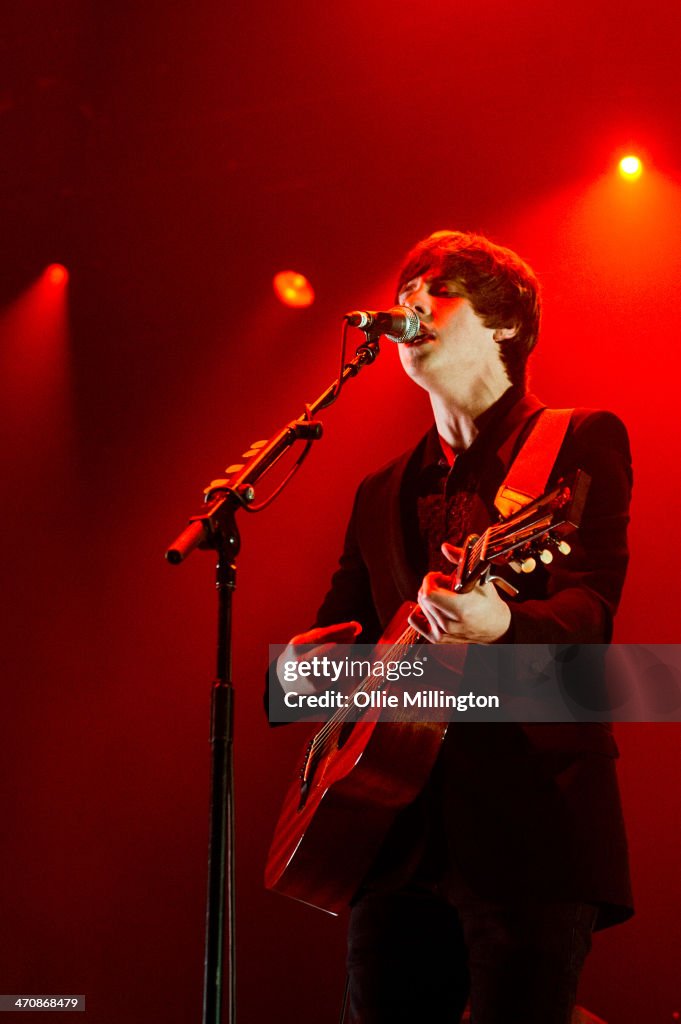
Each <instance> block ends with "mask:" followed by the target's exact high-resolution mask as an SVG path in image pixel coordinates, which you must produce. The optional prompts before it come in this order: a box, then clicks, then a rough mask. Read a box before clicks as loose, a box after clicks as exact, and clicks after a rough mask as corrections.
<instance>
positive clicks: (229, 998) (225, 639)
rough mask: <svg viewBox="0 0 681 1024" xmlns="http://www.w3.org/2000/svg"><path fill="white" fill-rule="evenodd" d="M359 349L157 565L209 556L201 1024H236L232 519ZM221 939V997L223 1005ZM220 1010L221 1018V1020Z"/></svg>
mask: <svg viewBox="0 0 681 1024" xmlns="http://www.w3.org/2000/svg"><path fill="white" fill-rule="evenodd" d="M364 333H365V341H364V344H362V345H360V346H359V348H358V349H357V351H356V353H355V356H354V358H353V359H351V360H350V361H349V362H348V363H346V364H345V365H344V367H343V370H342V372H341V374H340V376H339V378H338V379H337V380H335V381H334V383H333V384H331V385H330V386H329V387H328V388H327V389H326V390H325V391H324V392H322V394H321V395H320V396H319V397H318V398H317V399H316V400H315V401H314V402H313V403H312V404H311V405H309V406H307V407H306V411H305V413H304V414H303V415H301V416H299V417H298V419H295V420H292V421H291V422H290V423H288V424H286V426H284V427H282V428H281V430H279V431H278V432H277V433H276V434H274V435H273V436H272V437H271V438H270V439H269V441H268V442H267V444H266V445H264V446H263V447H262V448H260V449H259V450H258V452H257V453H256V454H255V455H254V456H253V457H252V458H250V459H249V460H248V461H247V462H246V463H245V464H244V465H243V466H240V467H239V468H238V469H237V470H236V471H235V472H234V473H233V474H232V475H231V476H230V477H228V478H227V479H225V480H216V481H213V483H212V484H211V485H210V487H208V488H207V489H206V491H205V492H204V494H205V497H204V501H205V503H206V505H207V508H205V509H204V511H203V512H201V513H200V514H199V515H196V516H192V517H191V518H190V520H189V526H187V528H186V529H185V530H183V531H182V533H181V534H180V535H179V536H178V537H177V538H176V539H175V541H174V542H173V544H172V545H171V546H170V547H169V548H168V550H167V551H166V554H165V557H166V558H167V560H168V561H169V562H170V563H171V564H172V565H178V564H179V563H180V562H183V561H184V560H185V559H186V558H188V557H189V555H190V554H191V553H192V551H194V550H195V549H196V548H203V549H209V550H213V551H216V552H217V565H216V589H217V595H218V617H217V619H218V621H217V664H216V673H215V679H214V681H213V684H212V688H211V710H210V745H211V773H210V816H209V840H208V891H207V900H206V932H205V956H204V979H203V1016H202V1024H222V1022H223V1021H226V1024H234V1022H235V1021H236V971H235V965H236V957H235V872H234V772H233V741H234V688H233V681H232V604H233V602H232V598H233V594H234V591H235V589H236V557H237V555H238V553H239V548H240V537H239V530H238V527H237V523H236V513H237V512H238V511H239V510H240V509H245V510H247V511H249V512H257V511H260V510H261V509H263V508H264V507H265V505H268V504H269V503H270V501H272V500H273V499H274V498H275V497H276V496H277V494H279V492H280V491H281V490H282V489H283V487H284V486H285V484H286V483H287V482H288V479H289V477H290V476H291V475H292V474H293V472H295V470H296V469H297V468H298V466H299V465H300V463H301V462H302V460H303V458H304V457H305V456H306V455H307V453H308V451H309V448H310V447H311V445H312V442H313V441H317V440H319V438H320V437H321V436H322V433H323V426H322V424H321V423H320V422H319V421H316V420H314V419H313V417H314V415H315V414H316V413H317V412H319V411H320V410H321V409H325V408H327V407H328V406H329V405H331V404H332V403H333V402H334V401H335V400H336V398H337V397H338V393H339V388H340V387H342V385H343V384H344V383H345V381H346V380H348V379H349V378H350V377H355V376H357V374H358V373H359V371H360V370H361V369H362V368H363V367H364V366H368V365H369V364H370V363H373V362H374V360H375V359H376V356H377V355H378V353H379V347H378V336H379V335H378V334H377V333H375V331H374V329H369V330H366V331H365V332H364ZM298 440H304V441H306V442H307V447H306V449H305V451H304V452H303V454H302V455H301V457H300V459H299V461H298V463H297V464H296V466H295V467H294V469H293V470H292V471H291V473H290V474H289V476H288V477H286V479H285V480H284V482H283V483H282V484H281V485H280V486H279V487H278V488H277V489H276V490H275V492H274V494H273V495H272V496H271V497H270V498H268V499H267V500H266V501H265V502H263V503H262V504H261V505H259V506H257V507H256V506H253V504H252V503H253V501H254V499H255V488H254V484H255V483H256V482H257V481H258V480H260V479H261V478H262V477H263V476H264V475H265V474H266V473H267V472H268V471H269V470H270V469H271V468H272V467H273V466H274V464H275V463H276V462H278V461H279V459H280V458H281V457H282V455H283V454H284V453H285V452H286V451H287V449H288V448H291V447H292V446H293V445H294V444H295V442H296V441H298ZM225 934H226V938H227V949H226V957H227V992H226V994H225V996H224V997H223V975H224V960H225ZM223 1003H224V1004H226V1014H227V1015H226V1017H224V1016H223Z"/></svg>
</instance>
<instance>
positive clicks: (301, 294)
mask: <svg viewBox="0 0 681 1024" xmlns="http://www.w3.org/2000/svg"><path fill="white" fill-rule="evenodd" d="M272 285H273V287H274V293H275V295H276V296H277V298H278V299H279V301H280V302H283V304H284V305H285V306H292V307H293V308H294V309H302V308H303V307H304V306H311V305H312V303H313V302H314V289H313V287H312V285H311V284H310V282H309V281H308V279H307V278H306V277H305V275H304V274H299V273H298V272H297V271H295V270H280V271H279V273H278V274H275V275H274V280H273V281H272Z"/></svg>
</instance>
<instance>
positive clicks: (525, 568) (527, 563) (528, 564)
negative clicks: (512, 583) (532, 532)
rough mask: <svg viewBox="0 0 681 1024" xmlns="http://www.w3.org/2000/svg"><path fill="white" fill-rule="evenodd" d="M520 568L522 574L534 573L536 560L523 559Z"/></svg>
mask: <svg viewBox="0 0 681 1024" xmlns="http://www.w3.org/2000/svg"><path fill="white" fill-rule="evenodd" d="M520 568H521V570H522V572H534V570H535V569H536V568H537V560H536V558H525V559H524V560H523V561H522V562H521V563H520Z"/></svg>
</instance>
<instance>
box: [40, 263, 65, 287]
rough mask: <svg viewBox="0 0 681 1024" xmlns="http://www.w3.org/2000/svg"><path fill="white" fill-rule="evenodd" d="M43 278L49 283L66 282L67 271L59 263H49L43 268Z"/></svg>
mask: <svg viewBox="0 0 681 1024" xmlns="http://www.w3.org/2000/svg"><path fill="white" fill-rule="evenodd" d="M45 278H46V280H47V281H49V282H50V284H66V282H67V281H68V279H69V272H68V270H67V269H66V267H65V266H63V265H62V264H61V263H50V265H49V267H46V268H45Z"/></svg>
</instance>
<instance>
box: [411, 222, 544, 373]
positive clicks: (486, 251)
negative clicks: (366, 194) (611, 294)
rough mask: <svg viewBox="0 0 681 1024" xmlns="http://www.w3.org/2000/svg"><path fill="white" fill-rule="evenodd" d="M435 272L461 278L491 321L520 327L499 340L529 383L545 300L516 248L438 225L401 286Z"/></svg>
mask: <svg viewBox="0 0 681 1024" xmlns="http://www.w3.org/2000/svg"><path fill="white" fill-rule="evenodd" d="M426 272H428V273H433V274H436V275H438V276H442V277H444V278H446V279H447V280H449V281H453V282H456V284H457V285H458V287H459V288H460V290H461V292H462V294H463V295H464V296H465V298H467V299H468V301H469V302H470V304H471V306H472V307H473V309H474V310H475V312H476V313H477V315H478V316H479V317H480V319H481V320H482V322H483V324H484V325H485V327H491V328H500V327H515V328H516V333H515V334H514V336H513V337H512V338H505V339H502V340H501V341H499V342H498V343H497V344H498V345H499V348H500V349H501V359H502V362H503V364H504V367H505V369H506V373H507V374H508V377H509V380H510V381H511V383H512V384H523V383H525V377H526V367H527V360H528V357H529V355H530V352H531V351H532V349H533V348H534V346H535V345H536V344H537V338H538V335H539V320H540V315H541V300H540V294H539V282H538V281H537V278H536V277H535V274H534V272H533V271H532V269H531V268H530V267H529V266H528V265H527V263H524V262H523V260H521V259H520V257H519V256H518V255H517V254H516V253H514V252H513V251H512V250H511V249H505V248H504V247H503V246H501V245H495V244H494V242H490V241H489V239H487V238H485V237H484V236H483V235H476V234H472V233H471V232H468V231H436V232H434V233H433V234H432V235H429V237H428V238H424V239H423V241H421V242H419V243H418V244H417V245H415V246H414V248H413V249H412V250H411V252H410V253H409V254H408V255H407V257H406V260H405V262H404V265H403V267H402V270H401V271H400V276H399V284H398V288H397V292H398V294H399V292H400V291H401V290H402V288H403V287H404V285H405V284H407V282H408V281H411V280H412V278H414V277H419V276H420V275H421V274H424V273H426Z"/></svg>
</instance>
